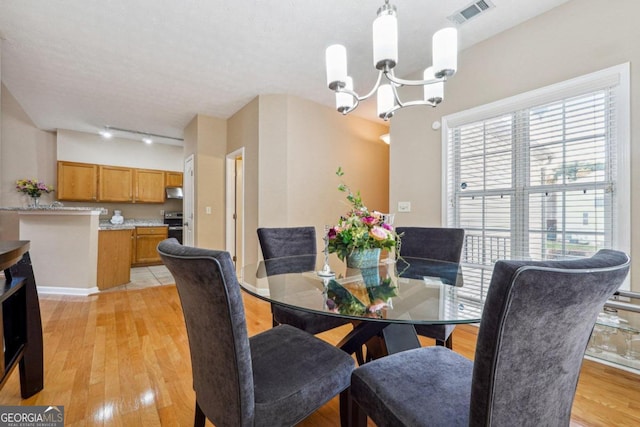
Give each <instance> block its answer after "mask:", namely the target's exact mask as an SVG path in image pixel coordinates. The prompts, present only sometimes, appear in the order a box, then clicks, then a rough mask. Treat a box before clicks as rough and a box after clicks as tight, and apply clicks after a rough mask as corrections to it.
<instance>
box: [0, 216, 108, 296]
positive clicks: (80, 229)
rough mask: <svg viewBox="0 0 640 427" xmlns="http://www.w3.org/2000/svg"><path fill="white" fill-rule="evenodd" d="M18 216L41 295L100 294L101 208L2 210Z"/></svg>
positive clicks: (22, 237)
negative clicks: (28, 244) (98, 280)
mask: <svg viewBox="0 0 640 427" xmlns="http://www.w3.org/2000/svg"><path fill="white" fill-rule="evenodd" d="M0 211H3V212H4V213H5V214H15V215H17V216H18V235H19V239H20V240H29V241H31V249H30V255H31V259H32V260H33V270H34V274H35V276H36V277H38V291H39V292H40V293H54V294H57V293H60V294H73V295H89V294H91V293H94V292H97V291H98V288H97V268H98V224H99V215H100V209H96V208H85V207H39V208H11V207H10V208H0Z"/></svg>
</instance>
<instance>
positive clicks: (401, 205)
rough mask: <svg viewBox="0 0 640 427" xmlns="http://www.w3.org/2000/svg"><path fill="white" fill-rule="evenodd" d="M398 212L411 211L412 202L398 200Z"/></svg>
mask: <svg viewBox="0 0 640 427" xmlns="http://www.w3.org/2000/svg"><path fill="white" fill-rule="evenodd" d="M398 212H411V202H398Z"/></svg>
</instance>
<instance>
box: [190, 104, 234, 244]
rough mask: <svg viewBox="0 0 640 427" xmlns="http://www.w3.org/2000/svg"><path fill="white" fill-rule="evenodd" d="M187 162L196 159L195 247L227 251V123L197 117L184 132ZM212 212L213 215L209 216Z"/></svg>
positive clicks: (220, 120)
mask: <svg viewBox="0 0 640 427" xmlns="http://www.w3.org/2000/svg"><path fill="white" fill-rule="evenodd" d="M184 138H185V145H184V152H183V153H184V154H183V156H184V158H185V159H186V158H187V157H189V156H190V155H191V154H193V155H194V173H195V179H194V181H195V188H194V208H193V209H194V212H193V213H194V219H195V235H194V245H195V246H198V247H201V248H210V249H224V247H225V241H224V235H225V234H224V213H225V212H224V182H225V177H224V170H225V169H224V166H225V164H224V163H225V157H226V145H227V122H226V120H223V119H218V118H215V117H208V116H204V115H201V114H198V115H197V116H196V117H194V118H193V120H192V121H191V122H190V123H189V124H188V125H187V127H186V128H185V132H184ZM207 208H211V214H207V213H206V210H207Z"/></svg>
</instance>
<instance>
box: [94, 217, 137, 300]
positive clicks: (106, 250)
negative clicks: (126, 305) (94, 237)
mask: <svg viewBox="0 0 640 427" xmlns="http://www.w3.org/2000/svg"><path fill="white" fill-rule="evenodd" d="M133 231H134V230H132V229H128V230H100V231H99V232H98V278H97V279H98V280H97V281H98V289H109V288H112V287H114V286H120V285H124V284H127V283H129V282H130V281H131V277H130V273H131V240H132V235H133Z"/></svg>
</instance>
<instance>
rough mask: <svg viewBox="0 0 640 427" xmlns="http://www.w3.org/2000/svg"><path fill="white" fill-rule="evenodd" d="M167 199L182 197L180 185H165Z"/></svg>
mask: <svg viewBox="0 0 640 427" xmlns="http://www.w3.org/2000/svg"><path fill="white" fill-rule="evenodd" d="M167 199H182V187H167Z"/></svg>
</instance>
